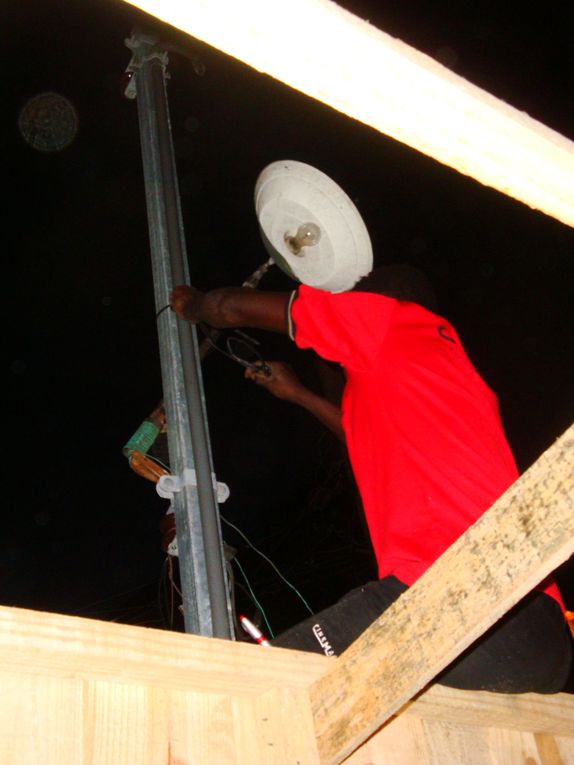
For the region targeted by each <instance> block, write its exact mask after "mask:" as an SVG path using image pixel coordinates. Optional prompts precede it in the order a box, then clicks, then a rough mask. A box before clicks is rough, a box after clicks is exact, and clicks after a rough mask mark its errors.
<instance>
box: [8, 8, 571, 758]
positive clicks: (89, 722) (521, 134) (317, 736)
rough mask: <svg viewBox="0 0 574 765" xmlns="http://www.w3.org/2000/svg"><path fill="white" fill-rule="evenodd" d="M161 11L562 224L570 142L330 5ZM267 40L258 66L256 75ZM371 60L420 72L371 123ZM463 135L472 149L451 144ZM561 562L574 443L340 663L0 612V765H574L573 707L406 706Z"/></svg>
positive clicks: (503, 700)
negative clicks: (436, 116)
mask: <svg viewBox="0 0 574 765" xmlns="http://www.w3.org/2000/svg"><path fill="white" fill-rule="evenodd" d="M134 4H137V5H139V6H140V7H142V8H144V9H146V10H149V11H151V12H154V9H155V8H156V6H157V3H156V2H154V0H141V2H138V3H134ZM223 6H225V7H226V8H228V9H232V10H233V9H234V8H235V9H239V11H238V15H237V16H235V17H234V19H235V22H236V23H231V22H228V23H227V24H222V23H221V19H222V17H223V14H222V8H223ZM158 7H159V6H158ZM161 8H162V18H163V19H164V20H165V21H168V22H169V23H172V24H174V25H175V26H179V27H180V28H183V29H186V30H187V31H190V32H192V33H194V34H195V35H196V36H198V37H199V38H200V39H204V40H205V41H206V42H208V43H210V44H212V45H215V46H216V47H219V48H220V49H221V50H224V51H225V52H227V53H230V54H231V55H236V56H239V57H240V58H242V59H243V60H244V61H246V62H247V63H250V64H251V65H252V66H255V67H257V68H260V69H265V70H266V71H269V72H270V73H271V74H272V75H273V76H275V77H277V78H278V79H281V80H282V81H284V82H286V83H288V84H290V85H292V86H294V87H297V88H299V89H300V90H302V91H303V92H306V93H308V94H309V95H313V96H314V97H317V98H320V100H322V101H324V102H325V103H330V104H331V105H332V106H334V107H335V108H337V109H340V110H341V111H343V112H345V113H347V114H349V115H350V116H353V117H355V118H357V119H361V120H363V121H364V122H365V123H366V124H369V125H372V126H373V127H375V128H376V129H378V130H381V131H382V132H385V133H387V134H388V135H391V136H393V137H395V138H397V139H398V140H401V141H403V142H405V143H407V144H408V145H410V146H413V147H414V148H417V149H418V150H420V151H423V152H425V153H427V154H429V155H430V156H433V157H435V158H436V159H438V160H439V161H441V162H444V163H446V164H448V165H450V166H452V167H455V168H456V169H458V170H460V171H461V172H464V173H466V174H468V175H470V176H472V177H474V178H476V179H477V180H479V181H481V182H482V183H486V184H488V185H491V186H493V187H494V188H498V189H500V190H502V191H504V192H505V193H508V194H510V195H511V196H515V197H516V198H517V199H521V200H522V201H523V202H525V203H526V204H529V205H531V206H533V207H536V208H538V209H540V210H543V211H544V212H546V213H548V214H549V215H553V216H555V217H556V218H558V219H559V220H562V221H563V222H565V223H567V224H569V225H574V211H573V205H572V199H571V194H570V188H571V185H572V178H573V177H574V161H573V159H572V153H573V151H572V150H573V145H572V143H571V142H570V141H568V140H567V139H565V138H564V137H563V136H559V135H558V134H556V133H554V132H553V131H551V130H549V129H548V128H545V127H544V126H543V125H540V124H539V123H537V122H535V121H534V120H531V119H530V118H529V117H527V115H521V114H520V113H518V112H517V111H516V110H514V109H512V107H509V106H508V105H506V104H502V103H501V102H500V101H498V100H497V99H494V98H493V97H492V96H490V95H489V94H487V93H484V92H483V91H481V90H480V89H478V88H475V87H474V86H472V85H470V84H469V83H466V82H465V81H464V80H462V78H459V77H457V76H456V75H454V74H452V73H451V72H448V70H446V69H445V68H444V67H441V66H440V65H439V64H437V63H436V62H433V61H432V60H431V59H429V58H428V57H427V56H423V55H422V54H420V53H418V52H417V51H413V50H412V49H410V48H409V47H408V46H405V45H403V44H402V43H400V42H398V41H396V40H392V39H391V38H389V37H388V36H387V35H384V33H382V32H380V31H379V30H376V29H374V28H373V27H371V26H370V25H369V24H367V23H366V22H363V21H361V20H360V19H356V18H355V17H353V16H351V14H348V13H346V12H344V11H342V10H341V9H340V8H337V6H335V5H334V4H333V3H330V2H329V1H328V0H293V2H292V3H290V4H289V8H288V11H287V12H286V13H285V12H283V11H282V13H283V15H282V16H281V19H279V20H278V19H277V16H276V14H277V10H278V9H277V7H275V5H274V4H273V3H269V2H268V0H266V1H265V2H263V0H246V2H245V3H233V4H231V5H227V3H224V2H223V0H188V1H187V2H185V3H182V2H180V1H179V0H178V2H175V3H174V2H168V0H165V2H163V3H162V6H161ZM281 8H283V6H281ZM270 9H271V10H270ZM301 12H302V15H301ZM182 13H183V14H184V15H183V16H182ZM271 13H272V16H271V15H270V14H271ZM306 13H309V14H311V13H312V14H314V16H313V19H314V22H315V23H316V24H317V23H318V24H319V29H321V32H322V33H323V37H325V38H326V39H327V40H328V41H329V45H328V46H327V48H326V49H325V50H324V52H323V55H322V57H321V58H317V56H316V55H315V54H314V52H313V46H312V45H310V46H309V47H307V48H306V47H305V45H301V44H299V45H298V46H297V57H299V58H301V51H302V50H303V51H304V52H305V56H303V58H304V59H305V61H304V63H305V67H304V68H303V69H304V70H305V71H307V72H310V71H314V72H317V73H318V76H317V78H315V79H314V80H313V83H314V84H313V85H312V86H311V85H310V83H309V82H308V81H306V80H305V81H298V80H297V77H296V76H294V75H293V74H292V73H291V71H290V69H289V66H287V68H284V64H285V62H287V64H289V62H290V61H291V60H292V59H293V58H294V56H289V55H285V51H284V48H282V45H284V43H285V41H287V42H288V43H289V46H290V47H291V49H293V45H292V41H293V39H294V37H293V35H290V34H289V31H288V29H287V27H288V23H289V21H290V19H293V18H295V19H297V20H298V19H299V18H305V19H306V21H307V22H308V21H309V18H308V17H307V16H306V15H305V14H306ZM245 19H247V20H248V25H247V27H245V28H244V33H240V29H239V28H238V24H239V22H243V20H245ZM251 19H255V23H253V22H252V21H251ZM281 21H283V24H282V23H281ZM211 22H213V23H211ZM297 23H298V21H297ZM325 25H326V26H325ZM307 26H308V27H309V26H313V25H309V24H307ZM298 29H300V27H298ZM325 29H328V30H329V34H325ZM210 30H211V31H210ZM213 30H215V31H213ZM274 30H278V33H276V34H274ZM266 35H267V37H266V39H265V43H266V44H265V45H264V46H263V47H264V56H270V58H258V55H259V53H257V51H260V50H261V48H260V46H258V45H257V44H256V43H257V42H258V38H262V37H265V36H266ZM351 38H352V39H353V40H354V41H355V43H357V44H358V47H359V49H364V50H365V51H366V53H367V55H368V59H367V60H365V59H360V60H359V66H358V67H349V65H348V61H349V59H348V57H342V56H341V55H340V50H341V49H342V47H344V45H345V44H346V43H348V42H350V40H351ZM237 45H239V47H236V46H237ZM330 51H332V55H331V54H330ZM342 58H345V61H344V65H345V71H344V72H343V73H341V72H340V71H339V70H337V68H336V67H337V62H339V61H340V60H341V59H342ZM365 61H367V63H368V66H369V67H370V68H369V69H368V70H365V68H364V67H365ZM267 62H269V63H267ZM383 62H386V63H387V64H392V65H393V67H394V69H393V73H394V75H395V77H394V78H387V80H388V81H390V80H392V79H395V80H399V81H400V78H401V77H403V76H405V77H406V76H407V73H411V74H412V73H415V74H417V77H415V79H413V80H412V83H411V84H412V87H409V88H406V87H404V86H402V85H400V86H399V88H398V92H399V93H401V92H402V93H403V94H404V96H405V97H404V98H403V99H399V101H398V103H397V105H398V107H399V110H398V112H396V114H398V117H397V116H395V117H394V118H393V119H392V120H389V109H388V108H387V107H388V105H389V103H391V101H392V98H393V97H394V96H392V94H391V92H390V91H388V90H387V89H385V87H383V86H382V85H381V84H380V83H379V84H378V85H377V86H376V87H375V89H374V90H373V91H369V92H367V94H366V95H367V96H368V98H367V99H366V100H367V102H370V103H371V104H372V108H370V110H369V111H368V112H365V111H361V110H362V109H363V108H364V105H362V102H359V101H356V100H355V98H354V97H355V95H361V96H364V95H365V88H366V84H367V82H368V79H369V78H368V77H366V76H365V74H369V72H370V71H372V70H373V69H374V68H375V67H377V66H378V64H379V63H383ZM361 67H363V68H362V69H361ZM403 67H404V68H403ZM333 75H334V76H333ZM418 75H420V80H419V79H418ZM331 80H333V81H335V82H336V83H337V85H336V87H335V89H334V90H331V85H330V84H329V83H330V81H331ZM341 82H346V83H347V85H348V86H349V87H347V88H346V89H345V91H344V92H343V91H342V89H341ZM417 82H420V83H422V84H421V85H420V86H417V87H418V89H416V90H413V88H414V86H415V85H416V83H417ZM436 85H438V86H439V90H436V89H435V86H436ZM367 90H368V88H367ZM440 92H443V93H444V94H447V95H448V98H446V99H445V100H444V101H443V102H442V103H441V109H440V110H439V111H440V112H441V115H442V120H443V124H445V125H446V124H448V123H449V120H450V118H451V117H454V118H458V117H460V116H461V114H462V113H464V115H465V118H464V120H463V122H459V124H460V125H462V127H459V128H457V130H455V131H454V132H450V133H449V134H448V140H447V141H446V142H445V141H444V140H443V139H441V140H438V139H437V138H436V137H435V138H433V137H432V136H431V135H429V134H422V132H421V126H422V127H424V125H425V120H421V119H420V111H421V108H422V109H423V111H424V104H430V105H434V104H433V100H434V99H436V97H437V94H438V93H440ZM463 104H464V108H463V107H462V105H463ZM401 113H402V116H401ZM428 113H430V110H428V111H427V114H428ZM417 114H418V115H419V118H418V121H417ZM413 117H414V119H413ZM467 118H468V119H467ZM393 120H394V121H393ZM445 120H446V122H445ZM477 125H478V126H479V127H480V134H481V135H482V136H483V138H484V137H485V136H486V138H485V140H482V141H479V142H477V141H469V140H467V136H468V135H469V130H470V129H471V128H473V127H476V126H477ZM439 132H440V131H439ZM441 135H443V137H444V133H441ZM495 145H496V147H497V148H496V149H495V150H493V147H494V146H495ZM573 551H574V426H573V427H571V428H570V429H569V430H568V431H567V432H566V433H565V434H564V435H563V436H562V438H560V439H559V440H558V441H557V442H556V444H554V445H553V446H552V447H551V448H550V449H549V450H548V451H547V452H546V453H545V454H544V455H543V456H542V457H541V459H540V460H539V461H538V462H537V463H536V464H535V465H534V466H533V467H532V468H531V469H530V470H529V471H528V472H527V473H526V474H525V475H524V476H523V477H522V478H521V479H520V480H519V481H518V482H517V483H516V484H515V485H514V486H513V487H511V489H510V490H509V491H508V492H507V493H506V494H505V495H504V496H503V497H501V498H500V500H498V502H496V503H495V505H494V506H493V507H492V508H491V509H490V510H489V511H488V512H487V513H486V514H485V515H484V516H483V517H482V518H481V519H480V520H479V521H478V522H477V523H476V524H475V525H474V526H473V527H472V528H471V529H469V530H468V531H467V533H466V534H465V535H464V536H463V537H461V539H460V540H459V541H457V542H456V543H455V545H453V546H452V547H451V548H450V549H449V550H448V551H447V552H446V553H445V555H444V556H442V557H441V559H440V560H439V561H437V563H436V564H435V565H434V566H433V567H432V569H430V570H429V571H428V572H427V573H426V574H425V575H424V576H423V577H422V578H421V579H420V580H419V581H418V582H417V583H416V584H415V585H414V586H413V587H412V588H411V589H410V590H409V591H408V592H407V593H405V595H403V596H402V597H401V598H400V600H399V601H397V603H396V604H395V605H394V606H393V607H392V608H391V609H389V611H388V612H386V613H385V614H383V615H382V616H381V617H380V619H379V620H377V622H375V624H373V625H372V626H371V627H370V628H369V629H368V630H367V631H366V632H365V633H364V634H363V635H362V636H361V637H360V638H359V640H357V641H356V642H355V643H354V644H353V645H352V646H351V647H350V648H349V649H348V651H347V652H345V654H343V656H341V657H340V658H339V659H335V660H329V659H326V658H323V657H317V656H313V655H309V654H302V653H299V652H295V651H285V650H281V649H275V648H270V649H267V648H261V647H259V646H251V645H244V644H238V643H231V642H224V641H219V640H213V639H207V638H199V637H192V636H188V635H179V634H173V633H169V632H161V631H158V630H150V629H142V628H137V627H128V626H122V625H117V624H109V623H103V622H96V621H90V620H85V619H78V618H74V617H66V616H58V615H53V614H41V613H36V612H31V611H25V610H20V609H12V608H8V607H4V608H0V675H1V678H2V690H3V693H2V697H1V702H0V708H1V714H0V761H1V762H2V763H3V764H4V763H6V765H9V764H11V763H14V764H16V763H17V765H37V764H38V763H42V765H68V764H69V765H92V764H93V765H116V763H125V764H126V765H148V763H149V765H158V763H173V764H174V765H175V764H176V763H177V765H183V763H201V765H204V763H206V764H207V765H208V764H209V763H217V765H227V764H228V763H230V764H231V763H234V764H235V763H241V765H244V764H245V763H249V765H251V764H252V763H254V764H255V765H259V764H261V765H319V764H321V765H335V763H339V762H341V761H342V760H343V759H345V758H346V757H347V756H349V755H350V756H349V759H348V762H349V763H353V765H367V763H369V765H411V764H412V763H413V762H417V763H421V764H424V765H427V764H428V765H439V764H440V765H455V764H456V765H460V763H465V765H484V764H485V763H492V765H500V764H501V763H509V765H510V764H511V763H512V764H514V763H516V762H524V763H528V765H534V763H537V764H538V763H541V765H572V763H574V699H573V698H572V697H570V696H566V695H561V694H558V695H555V696H551V697H542V696H536V695H534V694H527V695H525V696H520V697H512V696H497V695H494V694H485V693H469V692H457V691H452V690H448V689H444V688H439V687H437V688H429V689H428V690H427V691H426V692H425V693H423V694H422V695H419V696H418V697H417V698H416V700H415V701H412V702H409V700H410V699H412V698H413V697H414V696H415V695H416V694H417V693H419V692H420V691H421V689H422V688H423V687H424V686H426V685H427V684H428V683H429V682H430V681H431V680H432V678H433V677H434V676H435V675H436V674H437V673H438V672H439V671H440V670H441V669H442V668H443V667H445V666H446V665H447V664H448V663H449V662H450V661H452V660H453V659H454V658H455V657H456V656H457V655H458V654H459V653H460V651H462V650H463V649H464V648H465V647H466V646H468V645H469V644H470V643H472V641H473V640H475V639H476V638H477V637H478V636H479V635H480V634H482V632H484V630H486V629H487V628H488V627H489V626H490V625H492V624H493V623H494V622H495V621H496V620H497V619H498V618H500V616H502V614H504V613H505V611H506V610H507V609H508V608H510V607H511V606H512V605H513V604H514V603H516V602H517V601H518V600H519V599H520V598H521V597H522V596H523V595H524V594H525V593H526V592H528V591H529V590H530V589H531V588H532V587H534V586H535V585H536V584H537V583H538V582H539V581H540V580H542V579H543V578H544V577H545V576H546V575H547V574H549V573H550V572H551V571H552V570H554V569H555V568H556V567H557V566H558V565H560V563H562V562H563V561H564V560H566V559H567V558H568V557H569V556H570V555H571V554H572V552H573ZM437 613H440V614H441V618H440V620H437V619H436V618H435V614H437ZM412 614H416V619H415V618H413V617H412V616H411V615H412Z"/></svg>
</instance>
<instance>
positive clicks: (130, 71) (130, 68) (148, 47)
mask: <svg viewBox="0 0 574 765" xmlns="http://www.w3.org/2000/svg"><path fill="white" fill-rule="evenodd" d="M124 42H125V44H126V47H128V48H129V49H130V50H131V52H132V57H131V60H130V63H129V64H128V65H127V67H126V73H127V75H128V77H129V80H128V82H127V85H126V88H125V90H124V95H125V97H126V98H129V99H134V98H135V97H136V83H135V76H134V75H137V72H138V69H140V68H141V67H142V66H143V64H144V63H145V62H146V61H152V60H153V59H157V60H158V61H159V62H160V63H161V65H162V66H163V69H164V74H165V77H166V78H168V79H169V73H168V72H167V65H168V62H169V59H168V55H167V53H166V51H165V50H161V48H160V47H157V46H158V45H159V40H158V38H157V37H155V36H153V35H146V34H142V33H139V34H135V35H133V36H132V37H129V38H127V39H126V40H124Z"/></svg>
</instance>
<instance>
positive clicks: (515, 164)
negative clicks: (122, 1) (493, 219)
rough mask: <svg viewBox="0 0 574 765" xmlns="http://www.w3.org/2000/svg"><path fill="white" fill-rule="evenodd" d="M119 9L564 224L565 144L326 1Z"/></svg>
mask: <svg viewBox="0 0 574 765" xmlns="http://www.w3.org/2000/svg"><path fill="white" fill-rule="evenodd" d="M128 2H130V4H132V5H135V6H137V7H138V8H141V9H143V10H144V11H146V12H147V13H151V14H153V15H154V16H157V17H158V18H160V19H162V20H163V21H165V22H167V23H168V24H171V25H172V26H174V27H177V28H178V29H181V30H183V31H184V32H187V33H188V34H190V35H192V36H193V37H195V38H197V39H199V40H203V41H204V42H206V43H208V44H209V45H212V46H213V47H215V48H218V49H219V50H221V51H223V52H224V53H227V54H229V55H230V56H234V57H235V58H238V59H239V60H241V61H243V62H245V63H246V64H249V65H250V66H252V67H254V68H255V69H256V70H258V71H260V72H266V73H268V74H270V75H271V76H272V77H274V78H276V79H277V80H279V81H281V82H283V83H285V84H287V85H289V86H291V87H293V88H296V89H297V90H299V91H301V92H302V93H305V94H307V95H308V96H311V97H312V98H316V99H318V100H319V101H322V102H323V103H325V104H328V105H329V106H332V107H333V108H334V109H337V110H338V111H340V112H342V113H344V114H347V115H349V116H350V117H353V118H354V119H357V120H359V121H361V122H363V123H364V124H366V125H370V126H371V127H373V128H375V129H376V130H379V131H380V132H382V133H384V134H385V135H388V136H390V137H392V138H394V139H396V140H398V141H401V142H402V143H405V144H406V145H408V146H411V147H412V148H414V149H416V150H417V151H420V152H422V153H423V154H426V155H428V156H430V157H433V158H434V159H436V160H438V161H439V162H442V163H443V164H445V165H448V166H449V167H452V168H454V169H456V170H458V171H459V172H461V173H463V174H465V175H468V176H470V177H472V178H475V179H476V180H478V181H479V182H480V183H483V184H485V185H487V186H490V187H492V188H494V189H497V190H498V191H501V192H502V193H504V194H508V195H509V196H512V197H514V198H515V199H518V200H520V201H521V202H524V203H525V204H526V205H528V206H529V207H533V208H535V209H538V210H542V211H543V212H545V213H546V214H548V215H552V216H553V217H555V218H557V219H558V220H561V221H563V222H564V223H566V224H568V225H571V226H573V225H574V202H573V197H572V187H573V186H574V144H573V143H572V141H569V140H568V139H567V138H565V137H564V136H561V135H560V134H558V133H556V132H555V131H553V130H551V129H550V128H548V127H546V126H545V125H542V124H541V123H540V122H537V121H536V120H534V119H532V118H531V117H529V116H528V115H527V114H525V113H524V112H521V111H519V110H518V109H514V108H513V107H511V106H509V105H508V104H506V103H504V102H503V101H501V100H499V99H497V98H495V97H494V96H492V95H490V94H489V93H487V92H486V91H484V90H482V89H481V88H478V87H476V86H475V85H473V84H471V83H470V82H468V81H467V80H465V79H463V78H462V77H460V76H459V75H457V74H455V73H454V72H451V71H450V70H448V69H447V68H446V67H444V66H442V65H441V64H439V63H438V62H437V61H435V60H434V59H432V58H431V57H430V56H427V55H425V54H423V53H421V52H419V51H417V50H415V49H414V48H411V47H410V46H408V45H406V44H405V43H403V42H401V41H400V40H396V39H394V38H392V37H391V36H390V35H387V34H385V33H384V32H382V31H380V30H379V29H376V28H375V27H373V26H372V25H371V24H369V23H368V22H367V21H363V20H362V19H360V18H358V17H357V16H354V15H353V14H351V13H349V12H348V11H346V10H344V9H343V8H340V7H339V6H337V5H336V4H335V3H333V2H330V0H290V2H289V3H272V2H271V3H270V2H269V0H242V2H240V3H238V2H237V1H236V0H186V2H181V1H180V0H161V1H160V0H128ZM303 19H304V23H303V22H302V20H303ZM294 41H296V42H294ZM341 51H344V55H342V54H341Z"/></svg>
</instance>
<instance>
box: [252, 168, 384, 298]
mask: <svg viewBox="0 0 574 765" xmlns="http://www.w3.org/2000/svg"><path fill="white" fill-rule="evenodd" d="M255 211H256V213H257V218H258V219H259V226H260V227H261V234H262V237H263V241H264V243H265V247H266V249H267V251H268V253H269V255H270V256H271V257H272V258H273V260H274V261H275V262H276V263H277V265H278V266H279V267H280V268H281V269H282V270H283V271H285V273H287V274H288V275H289V276H291V277H292V278H294V279H296V280H297V281H299V282H302V283H303V284H308V285H309V286H311V287H317V288H318V289H322V290H327V291H329V292H344V291H345V290H349V289H351V288H352V287H353V286H354V285H355V284H356V283H357V282H358V280H359V279H361V278H362V277H363V276H366V275H367V274H368V273H370V271H371V270H372V268H373V248H372V246H371V240H370V238H369V232H368V231H367V227H366V226H365V224H364V222H363V219H362V218H361V215H360V213H359V211H358V210H357V208H356V207H355V205H354V204H353V202H352V201H351V200H350V199H349V197H348V196H347V195H346V194H345V192H344V191H343V190H342V189H341V188H340V187H339V186H338V185H337V184H336V183H335V182H334V181H333V180H331V178H329V177H328V176H327V175H325V174H324V173H322V172H321V171H320V170H317V169H316V168H314V167H311V166H310V165H306V164H304V163H303V162H295V161H293V160H281V161H279V162H272V163H271V164H270V165H267V167H266V168H264V170H263V171H262V172H261V174H260V175H259V178H258V179H257V183H256V184H255Z"/></svg>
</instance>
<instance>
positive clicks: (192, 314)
mask: <svg viewBox="0 0 574 765" xmlns="http://www.w3.org/2000/svg"><path fill="white" fill-rule="evenodd" d="M202 302H203V292H200V291H199V290H196V289H195V287H189V286H188V285H187V284H181V285H180V286H179V287H174V289H173V291H172V293H171V295H170V298H169V304H170V306H171V309H172V311H175V313H176V314H177V315H178V316H179V318H180V319H185V320H186V321H193V322H197V321H199V311H200V309H201V304H202Z"/></svg>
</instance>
